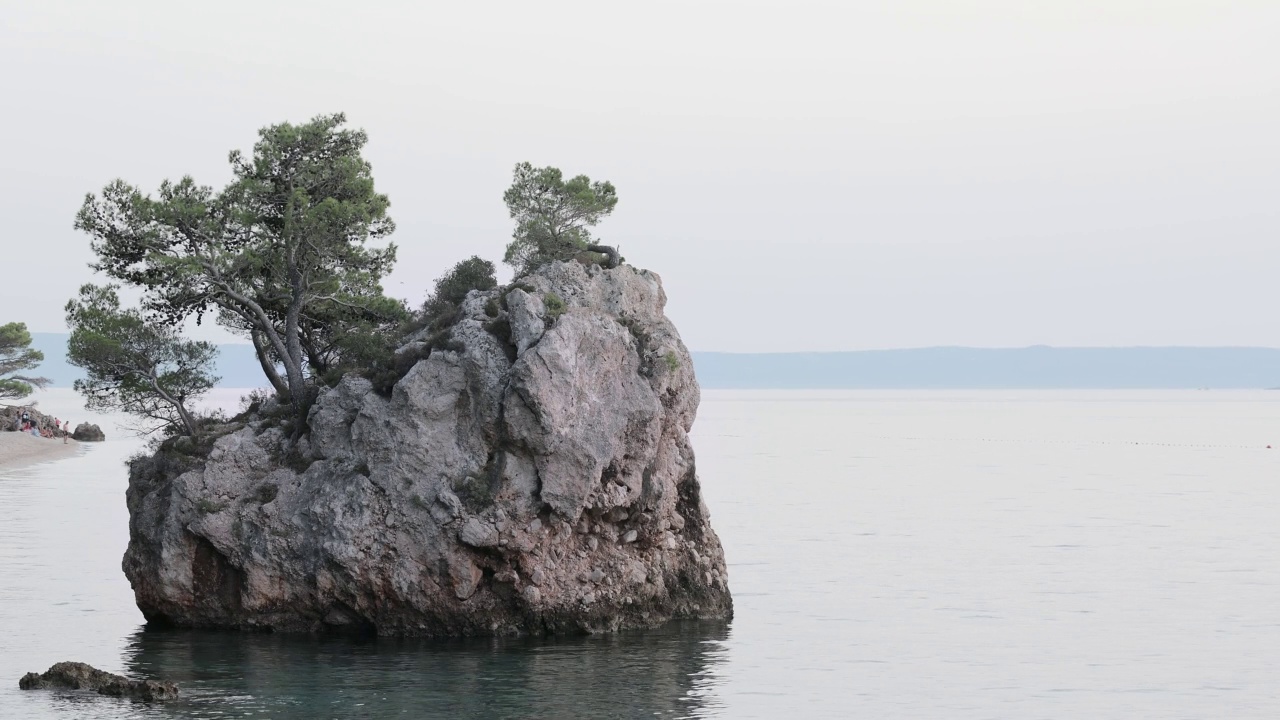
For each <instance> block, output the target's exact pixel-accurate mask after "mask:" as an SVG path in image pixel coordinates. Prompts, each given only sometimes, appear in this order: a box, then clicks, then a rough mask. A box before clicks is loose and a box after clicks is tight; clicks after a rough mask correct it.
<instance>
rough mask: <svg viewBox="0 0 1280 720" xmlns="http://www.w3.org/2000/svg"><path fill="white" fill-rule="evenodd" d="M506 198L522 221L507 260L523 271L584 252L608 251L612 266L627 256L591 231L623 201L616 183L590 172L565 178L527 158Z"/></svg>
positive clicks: (514, 215)
mask: <svg viewBox="0 0 1280 720" xmlns="http://www.w3.org/2000/svg"><path fill="white" fill-rule="evenodd" d="M502 199H503V201H505V202H506V204H507V210H508V212H510V214H511V219H512V220H515V221H516V228H515V232H514V233H513V234H512V240H511V243H510V244H508V245H507V252H506V256H505V257H504V258H503V260H504V261H505V262H506V263H507V264H509V265H511V266H512V267H514V268H515V270H516V273H517V274H520V273H525V272H528V271H530V270H533V269H534V268H536V267H538V266H539V265H542V264H543V263H547V262H551V261H553V260H569V259H571V258H573V257H574V256H576V255H577V254H578V253H580V252H583V251H588V252H595V253H602V254H604V255H605V256H606V261H605V266H606V267H611V268H612V267H617V266H618V264H619V263H620V262H621V261H622V258H621V256H620V255H619V254H618V251H617V250H616V249H615V248H613V247H611V246H609V245H600V244H597V243H596V242H594V240H593V239H592V237H591V231H590V228H592V227H594V226H595V225H596V224H598V223H599V222H600V221H601V220H603V219H604V218H605V217H607V216H608V215H609V213H611V212H613V208H614V206H615V205H617V204H618V191H617V190H616V189H615V188H614V187H613V184H612V183H610V182H608V181H605V182H591V178H589V177H587V176H586V175H578V176H577V177H574V178H570V179H569V180H565V179H564V174H563V173H562V172H561V171H560V169H559V168H553V167H543V168H535V167H533V166H532V165H530V164H529V163H527V162H525V163H520V164H518V165H516V167H515V172H514V174H513V178H512V182H511V187H510V188H508V189H507V191H506V192H505V193H503V195H502Z"/></svg>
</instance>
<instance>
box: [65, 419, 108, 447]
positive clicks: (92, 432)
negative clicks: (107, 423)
mask: <svg viewBox="0 0 1280 720" xmlns="http://www.w3.org/2000/svg"><path fill="white" fill-rule="evenodd" d="M71 439H72V440H79V441H80V442H102V441H103V440H106V439H107V436H106V435H105V434H104V433H103V432H102V428H100V427H98V426H97V425H90V424H89V423H80V424H79V425H77V426H76V429H75V431H74V432H72V433H71Z"/></svg>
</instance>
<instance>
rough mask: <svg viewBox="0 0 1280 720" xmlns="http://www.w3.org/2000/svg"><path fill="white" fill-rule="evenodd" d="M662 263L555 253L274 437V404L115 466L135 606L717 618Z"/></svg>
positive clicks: (411, 624) (476, 298)
mask: <svg viewBox="0 0 1280 720" xmlns="http://www.w3.org/2000/svg"><path fill="white" fill-rule="evenodd" d="M665 302H666V297H665V294H664V292H663V289H662V284H661V281H660V279H659V277H658V276H657V275H656V274H654V273H652V272H648V271H643V270H637V269H635V268H632V267H630V266H626V265H623V266H620V267H618V268H613V269H606V268H602V267H599V266H596V265H589V264H580V263H577V262H569V263H552V264H549V265H546V266H544V267H543V268H541V269H540V270H538V271H536V272H535V273H533V274H530V275H528V276H525V277H523V278H520V280H519V281H518V282H517V283H515V284H513V285H510V286H507V287H505V288H499V289H496V290H490V291H473V292H472V293H470V294H469V295H468V296H467V299H466V300H465V302H464V303H463V304H462V307H461V309H460V311H459V313H458V315H457V316H456V318H454V322H453V323H452V324H451V325H449V326H448V327H447V328H445V329H444V330H440V329H438V328H427V329H424V330H422V331H420V332H419V333H418V334H416V335H415V336H411V337H410V338H408V339H407V342H406V343H405V344H404V345H403V347H401V348H400V350H399V353H400V354H401V355H402V356H403V357H405V358H406V359H407V360H408V362H406V363H405V364H406V365H408V366H409V369H408V371H407V373H406V374H405V375H404V376H403V377H402V378H401V379H400V380H399V381H398V382H396V383H395V385H394V387H392V388H391V391H390V393H389V396H385V395H383V394H380V393H379V392H377V391H375V387H374V385H373V383H371V382H370V381H369V380H367V379H364V378H361V377H358V376H355V375H348V376H347V377H345V378H343V379H342V380H341V381H340V382H339V383H338V384H337V385H336V387H333V388H331V389H328V390H325V391H324V392H322V393H321V395H320V396H319V398H318V400H317V401H316V403H315V405H314V406H313V407H312V409H311V412H310V415H309V418H308V425H309V433H307V434H306V435H305V436H303V437H302V439H301V440H299V441H298V442H297V443H291V442H290V440H289V436H288V434H287V433H286V430H285V429H284V428H283V427H281V422H280V421H279V420H278V416H279V415H282V414H284V413H283V409H282V408H279V407H278V406H276V405H275V403H274V401H267V402H266V403H263V404H262V406H261V407H259V408H258V409H257V410H256V411H255V412H252V413H248V414H246V415H244V416H242V417H240V418H238V419H237V420H236V421H233V422H231V423H228V424H226V425H224V426H222V427H219V428H217V429H216V430H215V431H214V433H213V435H214V436H215V437H214V438H213V439H211V440H209V441H206V443H205V444H204V446H203V447H198V446H197V444H196V443H192V442H190V441H189V440H177V441H170V442H169V443H167V444H166V445H165V446H162V448H161V449H160V450H159V451H158V452H157V453H156V454H155V455H154V456H150V457H145V458H140V459H138V460H135V461H134V462H133V464H132V466H131V472H130V485H129V490H128V505H129V511H130V543H129V548H128V550H127V552H126V555H125V558H124V570H125V573H126V575H127V576H128V578H129V580H130V582H131V583H132V585H133V589H134V593H135V597H136V600H137V603H138V606H139V608H140V609H141V610H142V611H143V613H144V615H145V616H146V617H147V619H148V620H149V621H151V622H154V623H157V624H167V625H177V626H185V627H213V628H237V629H258V630H275V631H296V632H308V631H311V632H314V631H325V630H357V631H363V632H375V633H378V634H400V635H426V636H449V635H490V634H523V633H528V634H544V633H565V632H573V633H576V632H609V631H617V630H622V629H628V628H642V627H652V626H656V625H659V624H662V623H664V622H666V621H668V620H671V619H676V618H703V619H712V618H714V619H726V618H728V617H730V616H731V614H732V599H731V596H730V593H729V588H728V584H727V574H726V567H725V560H724V553H723V550H722V549H721V546H720V542H719V539H718V538H717V537H716V534H715V532H714V531H713V530H712V528H711V525H710V519H709V515H708V512H707V509H706V506H705V505H704V503H703V502H702V499H701V492H700V488H699V483H698V479H697V474H696V471H695V463H694V453H693V448H692V446H691V444H690V442H689V436H688V433H689V431H690V429H691V427H692V425H693V421H694V417H695V414H696V412H697V407H698V402H699V390H698V384H697V380H696V378H695V377H694V372H693V365H692V361H691V360H690V357H689V353H688V350H687V349H686V348H685V346H684V344H683V343H682V342H681V340H680V337H679V334H678V333H677V331H676V329H675V327H674V326H673V325H672V324H671V322H670V320H668V319H667V317H666V316H665V314H664V306H665Z"/></svg>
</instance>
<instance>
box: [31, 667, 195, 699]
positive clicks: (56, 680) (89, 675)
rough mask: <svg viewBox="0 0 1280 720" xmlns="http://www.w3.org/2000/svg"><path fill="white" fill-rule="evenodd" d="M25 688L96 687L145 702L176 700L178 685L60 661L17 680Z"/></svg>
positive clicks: (107, 692) (90, 688) (100, 692)
mask: <svg viewBox="0 0 1280 720" xmlns="http://www.w3.org/2000/svg"><path fill="white" fill-rule="evenodd" d="M18 687H19V688H20V689H22V690H47V689H54V688H58V689H69V690H95V691H97V693H98V694H99V695H110V696H112V697H124V698H130V699H132V700H141V701H143V702H154V701H157V700H173V699H174V698H176V697H178V686H177V685H176V684H174V683H171V682H163V681H159V680H130V679H129V678H127V677H124V676H123V675H115V674H113V673H109V672H103V671H102V670H99V669H97V668H95V667H93V666H92V665H86V664H84V663H79V662H60V663H57V664H56V665H54V666H53V667H51V668H49V669H48V670H47V671H45V672H44V673H33V672H30V673H27V674H26V675H23V676H22V679H21V680H19V681H18Z"/></svg>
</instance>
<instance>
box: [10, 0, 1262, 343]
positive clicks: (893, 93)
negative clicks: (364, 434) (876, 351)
mask: <svg viewBox="0 0 1280 720" xmlns="http://www.w3.org/2000/svg"><path fill="white" fill-rule="evenodd" d="M0 5H2V6H3V10H2V11H0V16H2V18H3V19H2V20H0V98H3V107H4V111H3V112H2V113H0V132H2V134H3V138H4V140H5V147H4V163H3V166H0V238H2V240H0V241H2V242H3V246H2V247H3V253H2V254H0V259H2V260H3V267H0V301H2V302H3V308H4V310H3V311H0V322H3V321H11V320H21V321H25V322H26V323H28V325H29V327H30V328H31V329H32V330H35V331H59V332H60V331H63V330H64V325H63V321H62V305H63V304H64V303H65V302H66V300H67V299H68V298H69V297H70V296H71V295H73V294H74V292H75V290H76V288H77V287H78V285H79V284H80V283H82V282H86V281H88V280H90V279H91V273H90V271H89V270H88V269H87V268H86V263H87V262H89V260H90V259H91V258H90V253H89V249H88V240H87V238H86V237H85V236H83V235H80V234H78V233H76V232H75V231H74V230H73V229H72V227H71V225H72V222H73V215H74V213H75V211H76V209H77V208H78V207H79V205H80V203H81V201H82V199H83V197H84V194H85V193H86V192H90V191H97V190H98V189H100V188H101V187H102V185H104V184H105V183H106V182H108V181H110V180H111V179H113V178H116V177H123V178H125V179H126V180H128V181H130V182H133V183H135V184H139V185H141V186H143V187H144V188H147V189H154V188H155V186H157V185H158V184H159V182H160V180H162V179H164V178H178V177H180V176H182V175H184V174H191V175H194V176H195V178H196V179H197V180H198V181H200V182H202V183H207V184H214V185H221V184H222V183H224V182H225V181H226V180H227V179H228V178H229V175H230V173H229V170H228V166H227V162H226V155H227V151H228V150H231V149H233V148H242V149H245V150H248V149H249V148H250V147H251V146H252V144H253V142H254V140H255V132H256V130H257V129H258V128H259V127H261V126H263V125H267V124H271V123H275V122H281V121H285V120H288V121H293V122H301V121H305V120H307V119H309V118H310V117H312V116H314V115H316V114H319V113H327V112H332V111H339V110H340V111H344V112H346V113H347V115H348V117H349V119H350V121H351V123H352V124H353V125H356V126H359V127H363V128H364V129H365V130H367V131H368V133H369V135H370V143H369V145H368V148H367V156H368V157H369V159H370V160H371V161H372V163H373V167H374V176H375V178H376V181H377V183H378V185H379V188H380V189H381V190H382V191H383V192H386V193H388V194H389V195H390V197H391V201H392V215H393V217H394V218H395V220H396V222H397V225H398V227H399V230H398V231H397V233H396V235H395V238H394V239H395V241H396V242H397V243H398V245H399V246H400V254H399V257H400V260H399V264H398V266H397V270H396V271H395V274H394V275H393V276H392V277H391V278H390V279H389V281H388V282H387V288H388V290H389V292H390V293H392V294H394V295H397V296H400V297H404V298H406V299H409V300H412V301H414V302H415V303H417V302H420V301H421V300H422V298H423V297H424V295H425V293H426V290H427V288H428V287H429V285H430V283H431V281H432V280H433V279H434V278H435V277H436V276H437V275H439V274H440V273H441V272H442V271H443V270H445V269H447V268H448V267H449V266H450V265H451V264H452V263H453V262H455V261H457V260H459V259H461V258H463V257H466V256H469V255H472V254H480V255H483V256H485V257H488V258H491V259H493V260H494V261H497V260H499V259H500V258H501V255H502V249H503V247H504V245H505V243H506V242H507V240H508V238H509V234H510V229H511V225H510V221H509V220H508V218H507V216H506V212H505V208H504V207H503V204H502V199H501V196H502V191H503V190H504V189H505V188H506V186H507V185H508V184H509V182H510V173H511V167H512V166H513V165H514V164H515V163H516V162H519V161H523V160H527V161H530V162H532V163H534V164H536V165H556V166H558V167H561V168H562V169H564V170H565V171H566V172H567V173H569V174H577V173H586V174H588V175H590V176H591V177H592V178H594V179H608V180H611V181H612V182H613V183H614V184H615V185H616V186H617V187H618V192H619V197H620V202H619V204H618V207H617V210H616V211H615V212H614V215H613V217H611V218H609V219H608V220H606V221H605V222H604V223H603V224H602V225H601V226H600V227H599V229H598V230H599V232H598V235H599V236H600V237H601V238H603V240H604V241H606V242H609V241H611V242H613V243H615V244H620V245H621V246H622V250H623V253H624V254H625V255H626V256H627V259H628V261H629V262H631V263H632V264H635V265H638V266H640V267H645V268H649V269H651V270H655V271H657V272H658V273H659V274H661V275H662V277H663V280H664V282H665V286H666V291H667V296H668V298H669V303H668V311H669V313H670V315H671V317H672V318H673V320H674V321H675V322H676V324H677V326H678V327H679V329H680V331H681V333H682V334H683V336H684V339H685V342H686V343H687V344H688V345H689V346H690V347H691V348H692V349H694V350H724V351H799V350H856V349H871V348H896V347H915V346H927V345H973V346H1024V345H1031V344H1050V345H1064V346H1066V345H1089V346H1100V345H1101V346H1105V345H1265V346H1280V318H1278V317H1277V314H1278V311H1280V282H1277V273H1278V272H1280V41H1278V38H1280V2H1275V1H1274V0H1259V1H1257V2H1231V1H1229V0H1205V1H1202V2H1186V1H1179V0H1145V1H1141V0H1073V1H1072V2H1066V1H1063V2H1056V1H1053V2H1051V1H1049V0H1045V1H1044V2H1039V1H1036V2H1031V1H1028V0H1007V1H997V0H985V1H967V0H883V1H880V2H856V0H839V1H833V2H814V1H811V0H770V1H768V2H761V1H751V0H726V1H724V2H709V1H706V0H680V1H679V2H667V1H665V0H658V1H655V0H646V1H645V2H633V3H617V2H615V3H609V2H600V1H599V0H596V1H594V2H564V1H562V0H539V1H537V2H528V1H525V2H510V3H498V2H454V3H423V2H391V1H388V0H382V1H379V0H364V1H363V2H352V1H350V0H348V1H347V2H330V1H328V0H306V1H305V2H304V1H303V0H276V1H272V0H253V1H247V0H219V1H218V2H212V1H210V2H204V3H199V4H197V3H192V2H175V1H174V0H166V1H163V2H161V1H150V0H113V1H112V2H102V1H101V0H85V1H76V2H71V1H58V0H40V2H21V1H19V0H0ZM508 274H509V273H508ZM215 337H216V336H215Z"/></svg>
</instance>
